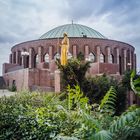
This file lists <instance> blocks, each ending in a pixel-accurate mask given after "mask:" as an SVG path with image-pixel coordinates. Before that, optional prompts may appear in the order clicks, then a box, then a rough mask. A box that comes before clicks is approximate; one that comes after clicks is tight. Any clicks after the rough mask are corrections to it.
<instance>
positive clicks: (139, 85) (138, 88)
mask: <svg viewBox="0 0 140 140" xmlns="http://www.w3.org/2000/svg"><path fill="white" fill-rule="evenodd" d="M130 84H131V88H132V89H133V91H134V92H135V94H136V95H138V96H140V76H139V75H136V73H135V71H133V72H132V73H131V79H130Z"/></svg>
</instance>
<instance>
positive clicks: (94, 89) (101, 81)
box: [82, 75, 127, 115]
mask: <svg viewBox="0 0 140 140" xmlns="http://www.w3.org/2000/svg"><path fill="white" fill-rule="evenodd" d="M111 86H113V87H114V89H115V91H116V96H117V98H116V103H115V104H116V106H115V107H116V112H115V114H116V115H119V114H121V113H122V112H123V111H124V110H125V109H126V95H127V94H126V88H125V87H124V86H123V85H122V83H120V82H118V81H117V80H116V79H114V78H111V77H107V76H106V75H103V76H96V77H93V78H87V79H86V80H85V81H84V82H83V86H82V90H83V92H84V94H85V95H86V96H87V97H88V98H89V101H90V103H91V104H93V103H97V104H99V103H100V101H101V100H102V98H103V97H104V96H105V94H106V92H107V91H108V90H109V88H110V87H111Z"/></svg>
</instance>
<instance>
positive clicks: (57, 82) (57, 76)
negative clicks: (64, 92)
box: [54, 70, 61, 92]
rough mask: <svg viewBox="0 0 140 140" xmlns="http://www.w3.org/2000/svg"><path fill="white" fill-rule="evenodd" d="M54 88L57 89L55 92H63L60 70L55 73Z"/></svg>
mask: <svg viewBox="0 0 140 140" xmlns="http://www.w3.org/2000/svg"><path fill="white" fill-rule="evenodd" d="M54 74H55V75H54V80H55V81H54V87H55V92H60V91H61V78H60V77H61V76H60V70H55V73H54Z"/></svg>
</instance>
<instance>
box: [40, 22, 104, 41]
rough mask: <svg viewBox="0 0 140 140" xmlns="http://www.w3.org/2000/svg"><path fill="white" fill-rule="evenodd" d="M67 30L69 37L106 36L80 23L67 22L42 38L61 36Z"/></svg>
mask: <svg viewBox="0 0 140 140" xmlns="http://www.w3.org/2000/svg"><path fill="white" fill-rule="evenodd" d="M64 32H66V33H67V34H68V37H89V38H104V39H106V37H105V36H103V35H102V34H101V33H99V32H98V31H96V30H94V29H92V28H90V27H87V26H84V25H80V24H66V25H62V26H58V27H56V28H54V29H52V30H50V31H48V32H47V33H45V34H43V35H42V36H41V37H40V39H46V38H61V37H63V33H64Z"/></svg>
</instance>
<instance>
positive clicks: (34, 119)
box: [0, 86, 140, 140]
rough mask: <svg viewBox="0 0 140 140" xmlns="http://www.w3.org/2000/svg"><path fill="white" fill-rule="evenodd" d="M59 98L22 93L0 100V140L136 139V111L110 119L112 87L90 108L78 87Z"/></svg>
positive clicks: (138, 120)
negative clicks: (99, 102) (63, 97)
mask: <svg viewBox="0 0 140 140" xmlns="http://www.w3.org/2000/svg"><path fill="white" fill-rule="evenodd" d="M61 97H62V94H60V95H55V94H47V93H45V94H43V93H42V94H41V93H37V92H33V93H30V92H27V91H25V92H23V93H20V94H17V95H15V96H11V97H9V98H7V97H2V98H0V110H1V111H0V130H1V131H0V139H1V140H45V139H46V140H52V139H54V140H60V139H61V140H71V139H73V140H78V139H79V140H118V139H120V140H121V139H123V140H127V139H131V140H136V139H139V138H140V136H139V128H140V118H139V116H140V108H138V107H136V106H134V107H131V108H129V109H128V110H127V112H124V113H123V114H122V115H121V116H114V115H112V114H114V112H115V107H114V105H115V100H116V91H115V89H114V88H113V87H111V88H110V89H109V91H108V92H107V94H106V95H105V96H104V98H103V99H102V100H101V104H93V105H90V104H89V103H88V102H89V101H88V98H87V97H85V95H84V94H83V92H82V91H81V89H80V87H79V86H75V87H74V88H70V86H69V87H68V88H67V93H66V95H65V97H66V98H65V99H62V98H61Z"/></svg>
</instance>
